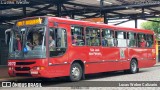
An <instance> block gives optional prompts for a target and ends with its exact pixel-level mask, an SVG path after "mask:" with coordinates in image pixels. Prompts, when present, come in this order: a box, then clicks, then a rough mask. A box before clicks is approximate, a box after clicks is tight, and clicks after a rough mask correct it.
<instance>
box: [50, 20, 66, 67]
mask: <svg viewBox="0 0 160 90" xmlns="http://www.w3.org/2000/svg"><path fill="white" fill-rule="evenodd" d="M54 25H57V26H52V27H49V35H48V39H49V40H48V49H49V50H48V51H49V60H48V64H49V66H54V65H64V66H65V64H69V61H68V53H66V51H67V47H68V46H67V43H68V42H67V41H68V40H67V29H68V28H69V26H68V25H66V24H59V23H54Z"/></svg>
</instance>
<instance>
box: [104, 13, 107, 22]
mask: <svg viewBox="0 0 160 90" xmlns="http://www.w3.org/2000/svg"><path fill="white" fill-rule="evenodd" d="M107 18H108V15H107V13H104V23H105V24H108V19H107Z"/></svg>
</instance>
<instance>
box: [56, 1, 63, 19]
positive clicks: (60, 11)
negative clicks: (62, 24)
mask: <svg viewBox="0 0 160 90" xmlns="http://www.w3.org/2000/svg"><path fill="white" fill-rule="evenodd" d="M61 7H62V4H61V3H57V17H61V16H62V10H61Z"/></svg>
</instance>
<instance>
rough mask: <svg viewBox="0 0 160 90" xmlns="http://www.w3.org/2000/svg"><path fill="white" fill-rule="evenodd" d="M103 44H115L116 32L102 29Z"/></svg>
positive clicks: (110, 45)
mask: <svg viewBox="0 0 160 90" xmlns="http://www.w3.org/2000/svg"><path fill="white" fill-rule="evenodd" d="M102 46H109V47H112V46H114V32H113V31H112V30H109V29H102Z"/></svg>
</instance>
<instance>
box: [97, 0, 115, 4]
mask: <svg viewBox="0 0 160 90" xmlns="http://www.w3.org/2000/svg"><path fill="white" fill-rule="evenodd" d="M97 1H98V2H100V1H101V0H97ZM103 2H104V3H106V4H113V3H111V2H108V1H105V0H103Z"/></svg>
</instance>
